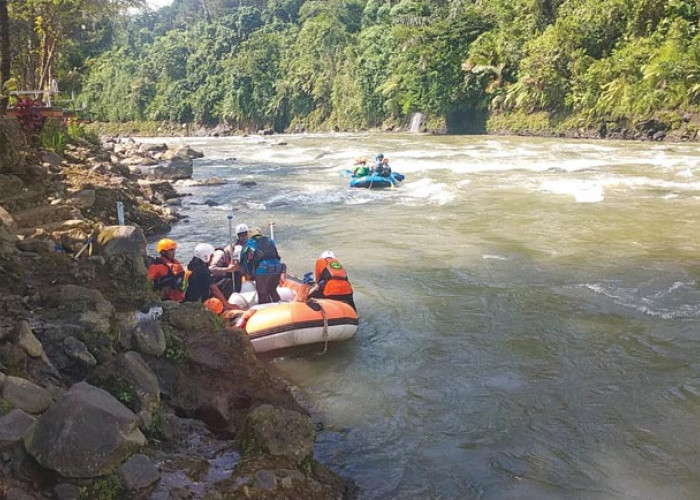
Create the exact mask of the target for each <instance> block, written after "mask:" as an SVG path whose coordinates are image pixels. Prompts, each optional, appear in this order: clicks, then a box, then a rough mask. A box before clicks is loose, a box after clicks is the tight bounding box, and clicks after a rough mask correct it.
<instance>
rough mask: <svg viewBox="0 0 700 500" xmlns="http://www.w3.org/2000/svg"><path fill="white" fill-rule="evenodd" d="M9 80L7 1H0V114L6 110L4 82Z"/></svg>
mask: <svg viewBox="0 0 700 500" xmlns="http://www.w3.org/2000/svg"><path fill="white" fill-rule="evenodd" d="M9 79H10V23H9V21H8V18H7V0H0V94H2V98H0V114H2V113H4V112H5V109H7V95H6V94H5V89H4V87H1V86H4V85H5V82H7V81H8V80H9Z"/></svg>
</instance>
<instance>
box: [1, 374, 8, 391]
mask: <svg viewBox="0 0 700 500" xmlns="http://www.w3.org/2000/svg"><path fill="white" fill-rule="evenodd" d="M6 378H7V375H5V374H4V373H3V372H0V389H2V386H3V385H5V379H6Z"/></svg>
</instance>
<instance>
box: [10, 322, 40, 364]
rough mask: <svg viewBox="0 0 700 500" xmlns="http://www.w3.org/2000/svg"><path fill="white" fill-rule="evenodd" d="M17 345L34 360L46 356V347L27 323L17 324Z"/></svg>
mask: <svg viewBox="0 0 700 500" xmlns="http://www.w3.org/2000/svg"><path fill="white" fill-rule="evenodd" d="M17 344H18V345H19V346H20V347H21V348H22V349H23V350H24V352H26V353H27V355H28V356H31V357H32V358H41V357H43V356H45V354H44V346H42V345H41V342H40V341H39V339H37V338H36V336H35V335H34V333H33V332H32V328H31V327H30V326H29V323H28V322H27V321H20V322H19V323H18V324H17Z"/></svg>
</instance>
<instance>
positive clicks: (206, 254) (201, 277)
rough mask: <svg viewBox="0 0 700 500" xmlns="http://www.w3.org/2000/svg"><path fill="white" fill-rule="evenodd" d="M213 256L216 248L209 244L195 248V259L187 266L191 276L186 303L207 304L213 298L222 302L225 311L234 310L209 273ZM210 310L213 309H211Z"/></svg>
mask: <svg viewBox="0 0 700 500" xmlns="http://www.w3.org/2000/svg"><path fill="white" fill-rule="evenodd" d="M213 254H214V247H213V246H212V245H210V244H209V243H199V244H198V245H197V246H195V247H194V257H192V260H191V261H190V263H189V264H187V270H188V271H189V272H190V273H191V274H190V275H189V278H188V279H187V291H186V292H185V302H205V301H207V300H208V299H210V298H212V297H213V298H216V299H218V300H220V301H221V305H222V306H223V309H224V310H228V309H233V306H231V305H230V304H229V303H228V300H226V297H224V295H223V294H222V293H221V290H219V287H217V286H216V282H215V280H214V278H213V277H212V275H211V271H209V262H210V261H211V258H212V255H213ZM210 302H211V301H210ZM210 309H212V308H211V307H210ZM212 310H213V309H212Z"/></svg>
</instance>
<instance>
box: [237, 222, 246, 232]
mask: <svg viewBox="0 0 700 500" xmlns="http://www.w3.org/2000/svg"><path fill="white" fill-rule="evenodd" d="M247 232H248V226H247V225H246V224H238V225H237V226H236V234H241V233H247Z"/></svg>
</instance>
